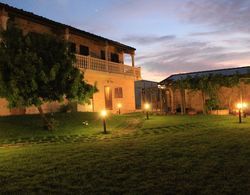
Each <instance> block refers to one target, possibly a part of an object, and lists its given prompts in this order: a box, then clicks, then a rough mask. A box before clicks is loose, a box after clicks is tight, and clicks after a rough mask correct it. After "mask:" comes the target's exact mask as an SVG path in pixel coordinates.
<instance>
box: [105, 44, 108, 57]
mask: <svg viewBox="0 0 250 195" xmlns="http://www.w3.org/2000/svg"><path fill="white" fill-rule="evenodd" d="M105 60H109V44H108V41H106V42H105Z"/></svg>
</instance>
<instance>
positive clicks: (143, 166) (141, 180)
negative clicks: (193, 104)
mask: <svg viewBox="0 0 250 195" xmlns="http://www.w3.org/2000/svg"><path fill="white" fill-rule="evenodd" d="M54 118H55V119H56V120H58V121H60V123H59V124H58V126H57V128H56V129H55V130H53V131H45V130H44V129H43V121H42V120H41V118H40V117H38V116H36V115H25V116H8V117H1V118H0V145H1V148H0V186H1V188H0V193H1V194H2V193H3V194H4V193H11V194H12V193H13V194H14V193H16V194H17V193H28V194H30V193H41V194H45V193H46V194H47V193H58V194H59V193H63V194H64V193H73V194H79V193H87V194H89V193H91V194H100V193H107V194H112V193H113V194H120V193H129V194H130V193H133V194H145V193H161V194H166V193H167V194H177V193H178V194H184V193H188V194H193V193H199V194H200V193H203V194H210V193H214V192H216V193H218V194H221V193H230V194H243V193H244V194H245V193H249V189H250V188H249V185H250V179H249V178H250V163H249V162H250V131H249V130H250V119H249V118H246V119H244V121H243V123H241V124H239V123H238V119H237V117H236V116H211V115H206V116H204V115H196V116H186V115H184V116H178V115H173V116H171V115H170V116H154V115H153V116H152V115H150V116H149V120H146V119H145V115H143V114H141V113H133V114H127V115H108V117H107V130H108V132H107V134H104V133H103V129H102V120H101V118H100V116H99V114H97V113H57V114H55V115H54ZM86 124H88V125H86Z"/></svg>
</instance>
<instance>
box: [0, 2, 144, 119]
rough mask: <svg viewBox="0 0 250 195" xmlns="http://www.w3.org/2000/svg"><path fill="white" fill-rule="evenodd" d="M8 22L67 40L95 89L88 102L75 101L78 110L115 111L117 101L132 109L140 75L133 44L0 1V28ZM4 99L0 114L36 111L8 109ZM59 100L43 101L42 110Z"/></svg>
mask: <svg viewBox="0 0 250 195" xmlns="http://www.w3.org/2000/svg"><path fill="white" fill-rule="evenodd" d="M8 22H12V24H14V25H16V26H17V27H19V28H20V29H22V30H23V33H27V32H31V31H32V32H39V33H48V34H53V35H56V36H58V37H61V38H62V39H64V40H66V41H68V42H69V43H70V45H71V47H70V49H71V51H72V52H74V53H75V55H76V59H77V61H76V64H75V66H76V67H77V68H79V69H80V70H81V71H82V73H83V74H84V79H85V80H86V82H88V83H89V84H92V85H94V84H96V86H97V88H98V92H97V93H95V94H94V96H93V98H92V99H91V103H90V104H89V105H76V109H77V110H78V111H99V110H101V109H104V108H106V109H108V110H110V111H111V112H117V110H118V108H117V104H118V103H119V104H122V105H126V106H123V108H122V111H123V112H131V111H134V110H135V95H134V94H135V92H134V91H135V90H134V82H135V81H136V80H140V79H141V70H140V68H139V67H135V60H134V55H135V48H133V47H130V46H127V45H124V44H122V43H119V42H116V41H113V40H110V39H107V38H104V37H101V36H98V35H95V34H92V33H89V32H86V31H83V30H80V29H77V28H74V27H71V26H69V25H65V24H61V23H59V22H55V21H52V20H50V19H47V18H44V17H41V16H38V15H35V14H33V13H30V12H27V11H23V10H21V9H17V8H14V7H11V6H8V5H6V4H2V3H0V29H1V30H5V29H6V28H7V25H8ZM125 54H126V55H128V56H130V57H131V65H125V64H124V58H125V57H124V56H125ZM7 105H8V102H7V101H6V100H5V99H0V115H11V114H23V113H27V114H30V113H37V110H36V108H35V107H30V108H26V109H11V110H10V109H9V108H8V106H7ZM59 108H60V103H58V102H53V103H48V104H44V105H43V110H44V111H45V112H51V111H52V112H54V111H57V110H58V109H59Z"/></svg>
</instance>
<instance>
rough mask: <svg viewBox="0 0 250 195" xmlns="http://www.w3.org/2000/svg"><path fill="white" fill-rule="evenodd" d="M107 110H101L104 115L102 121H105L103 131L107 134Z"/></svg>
mask: <svg viewBox="0 0 250 195" xmlns="http://www.w3.org/2000/svg"><path fill="white" fill-rule="evenodd" d="M107 114H108V113H107V111H106V110H102V111H101V117H102V123H103V132H104V134H107V129H106V117H107Z"/></svg>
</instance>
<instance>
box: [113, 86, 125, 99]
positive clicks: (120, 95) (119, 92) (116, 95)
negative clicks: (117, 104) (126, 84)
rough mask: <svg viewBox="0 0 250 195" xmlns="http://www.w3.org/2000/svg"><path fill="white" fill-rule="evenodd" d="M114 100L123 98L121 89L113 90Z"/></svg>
mask: <svg viewBox="0 0 250 195" xmlns="http://www.w3.org/2000/svg"><path fill="white" fill-rule="evenodd" d="M115 98H123V93H122V88H121V87H117V88H115Z"/></svg>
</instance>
